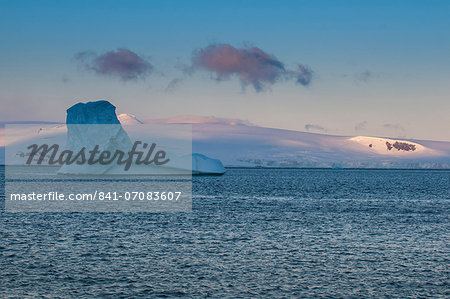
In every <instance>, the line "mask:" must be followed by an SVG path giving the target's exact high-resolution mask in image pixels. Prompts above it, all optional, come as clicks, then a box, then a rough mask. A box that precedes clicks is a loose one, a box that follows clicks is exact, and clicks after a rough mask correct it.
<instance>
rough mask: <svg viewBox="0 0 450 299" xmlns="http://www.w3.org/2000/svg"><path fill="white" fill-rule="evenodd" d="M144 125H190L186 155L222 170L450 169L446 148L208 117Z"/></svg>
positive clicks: (447, 145)
mask: <svg viewBox="0 0 450 299" xmlns="http://www.w3.org/2000/svg"><path fill="white" fill-rule="evenodd" d="M136 120H137V122H138V123H139V122H141V121H139V120H138V119H137V118H136ZM145 122H146V123H147V122H148V123H158V124H173V125H176V124H180V123H182V124H185V123H189V124H192V138H193V140H192V151H193V152H196V153H201V154H204V155H206V156H209V157H214V158H215V159H219V160H220V161H222V163H223V164H224V165H225V166H245V167H344V168H345V167H349V168H350V167H352V168H353V167H354V168H433V169H442V168H445V169H450V142H440V141H426V140H403V139H394V138H382V137H370V136H333V135H324V134H315V133H308V132H299V131H290V130H281V129H273V128H264V127H258V126H254V125H251V124H250V123H248V122H246V121H240V120H235V119H231V120H229V119H225V118H214V117H192V116H186V117H183V116H179V117H175V118H169V119H158V120H149V121H145Z"/></svg>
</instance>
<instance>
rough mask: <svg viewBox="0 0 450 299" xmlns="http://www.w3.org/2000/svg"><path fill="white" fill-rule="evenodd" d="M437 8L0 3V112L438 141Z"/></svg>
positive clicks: (448, 10) (444, 46)
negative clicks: (85, 106)
mask: <svg viewBox="0 0 450 299" xmlns="http://www.w3.org/2000/svg"><path fill="white" fill-rule="evenodd" d="M449 15H450V1H433V0H431V1H412V0H409V1H395V0H390V1H321V0H317V1H299V0H297V1H237V0H236V1H100V0H96V1H20V0H17V1H3V0H0V36H1V42H0V102H1V109H0V122H7V121H22V120H28V121H29V120H42V121H44V120H45V121H64V119H65V110H66V109H67V108H69V107H70V106H72V105H73V104H75V103H77V102H80V101H83V102H85V101H89V100H97V99H108V100H109V101H110V102H111V103H113V104H114V105H115V106H116V107H117V112H118V113H130V114H134V115H136V116H137V117H138V118H139V119H143V120H145V119H152V118H164V117H172V116H178V115H187V114H189V115H202V116H216V117H225V118H238V119H243V120H246V121H249V122H251V123H253V124H256V125H259V126H265V127H274V128H283V129H291V130H299V131H309V132H315V133H326V134H334V135H346V136H353V135H368V136H384V137H395V138H408V139H428V140H443V141H450V133H449V132H450V117H449V115H450V101H449V99H450V18H449V17H448V16H449Z"/></svg>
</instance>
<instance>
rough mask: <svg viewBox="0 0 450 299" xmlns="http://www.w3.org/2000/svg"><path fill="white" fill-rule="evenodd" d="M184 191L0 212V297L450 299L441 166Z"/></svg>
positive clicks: (294, 176)
mask: <svg viewBox="0 0 450 299" xmlns="http://www.w3.org/2000/svg"><path fill="white" fill-rule="evenodd" d="M1 179H2V180H1V185H2V186H3V183H4V178H3V177H2V178H1ZM193 194H194V198H193V212H192V213H153V214H152V213H130V214H125V213H41V214H40V213H8V212H5V211H4V210H2V211H0V271H1V272H0V297H7V296H17V297H23V296H47V297H54V296H59V297H108V296H109V297H114V298H117V297H136V296H148V297H176V296H182V297H185V296H186V297H204V296H213V297H238V296H241V297H318V296H327V297H360V296H364V297H377V298H379V297H440V298H445V297H446V298H448V297H450V266H449V265H450V247H449V244H450V238H449V237H450V233H449V232H450V217H449V212H450V171H425V170H330V169H229V170H228V172H227V173H226V174H225V175H224V176H220V177H207V176H203V177H194V178H193Z"/></svg>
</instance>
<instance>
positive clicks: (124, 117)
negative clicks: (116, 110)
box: [117, 113, 144, 125]
mask: <svg viewBox="0 0 450 299" xmlns="http://www.w3.org/2000/svg"><path fill="white" fill-rule="evenodd" d="M117 118H118V119H119V121H120V123H121V124H122V125H138V124H143V123H144V122H142V121H140V120H139V119H138V118H137V117H136V116H135V115H133V114H128V113H122V114H119V115H118V116H117Z"/></svg>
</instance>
